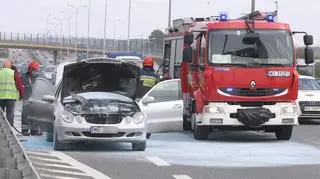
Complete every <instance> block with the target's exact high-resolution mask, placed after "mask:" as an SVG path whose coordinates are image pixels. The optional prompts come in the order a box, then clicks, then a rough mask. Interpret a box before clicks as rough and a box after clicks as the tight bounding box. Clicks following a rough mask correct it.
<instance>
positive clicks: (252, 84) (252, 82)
mask: <svg viewBox="0 0 320 179" xmlns="http://www.w3.org/2000/svg"><path fill="white" fill-rule="evenodd" d="M256 85H257V84H256V82H255V81H253V80H252V81H251V82H250V86H251V88H255V87H256Z"/></svg>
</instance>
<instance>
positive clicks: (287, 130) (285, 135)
mask: <svg viewBox="0 0 320 179" xmlns="http://www.w3.org/2000/svg"><path fill="white" fill-rule="evenodd" d="M292 131H293V126H281V127H279V128H278V129H277V131H276V136H277V139H278V140H290V138H291V136H292Z"/></svg>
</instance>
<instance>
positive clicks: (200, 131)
mask: <svg viewBox="0 0 320 179" xmlns="http://www.w3.org/2000/svg"><path fill="white" fill-rule="evenodd" d="M193 135H194V138H195V139H197V140H207V139H208V136H209V126H198V125H195V128H194V130H193Z"/></svg>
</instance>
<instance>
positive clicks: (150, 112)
mask: <svg viewBox="0 0 320 179" xmlns="http://www.w3.org/2000/svg"><path fill="white" fill-rule="evenodd" d="M148 96H149V97H153V98H154V99H155V100H154V101H153V102H151V103H147V104H144V103H142V100H140V102H139V104H140V107H141V110H142V111H143V112H145V113H146V115H147V124H148V132H149V133H155V132H174V131H181V130H182V116H183V115H182V112H183V101H182V95H181V87H180V80H179V79H173V80H167V81H163V82H160V83H159V84H157V85H156V86H155V87H153V88H152V89H151V90H150V91H149V92H148V93H147V94H146V95H145V96H144V97H143V98H145V97H148ZM143 98H142V99H143Z"/></svg>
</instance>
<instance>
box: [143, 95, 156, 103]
mask: <svg viewBox="0 0 320 179" xmlns="http://www.w3.org/2000/svg"><path fill="white" fill-rule="evenodd" d="M155 101H156V99H155V98H154V97H153V96H146V97H144V98H142V103H143V104H149V103H154V102H155Z"/></svg>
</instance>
